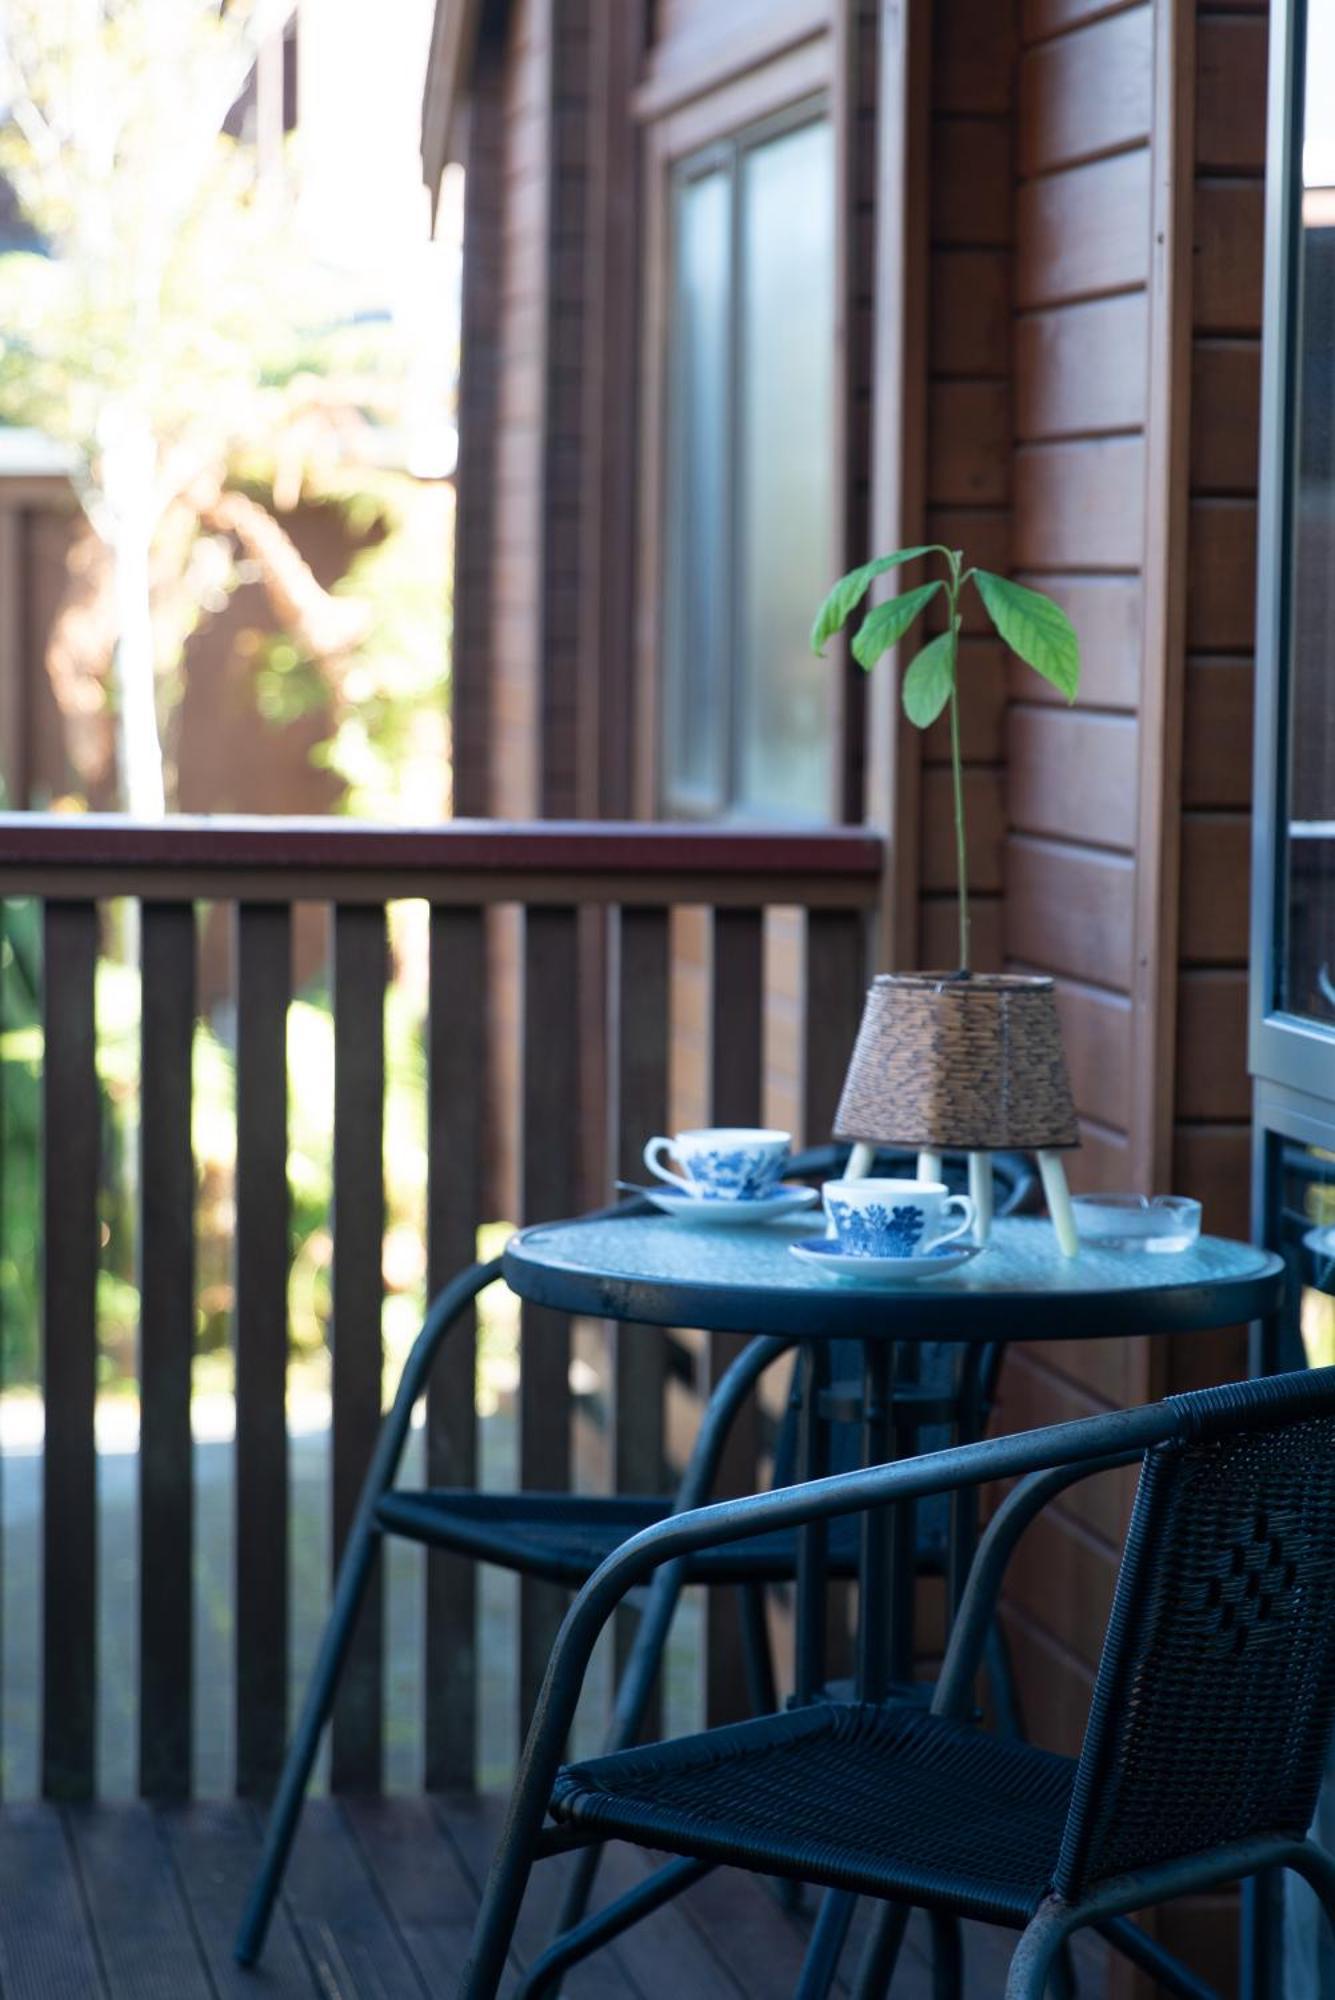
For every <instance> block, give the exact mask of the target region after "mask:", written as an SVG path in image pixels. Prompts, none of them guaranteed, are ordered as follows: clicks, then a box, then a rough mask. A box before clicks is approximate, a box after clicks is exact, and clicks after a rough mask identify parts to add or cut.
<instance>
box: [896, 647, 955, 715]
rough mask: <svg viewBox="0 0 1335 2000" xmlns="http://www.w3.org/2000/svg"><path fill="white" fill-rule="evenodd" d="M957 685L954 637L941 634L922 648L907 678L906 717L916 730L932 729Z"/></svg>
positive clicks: (903, 693) (905, 690)
mask: <svg viewBox="0 0 1335 2000" xmlns="http://www.w3.org/2000/svg"><path fill="white" fill-rule="evenodd" d="M954 685H955V633H954V631H953V630H951V631H949V632H942V633H940V634H938V636H937V637H936V638H935V639H933V640H932V641H931V643H930V644H929V645H926V646H924V647H923V649H922V651H921V652H920V653H919V654H918V657H917V658H916V659H915V660H914V661H912V663H911V664H910V666H909V670H908V672H907V673H906V674H905V676H904V686H903V689H902V695H901V698H902V700H903V703H904V713H905V715H907V717H908V719H909V721H910V722H911V723H912V724H913V725H914V727H915V728H917V729H930V728H931V726H932V724H933V723H934V722H935V721H936V718H937V716H938V715H940V713H941V711H942V709H943V708H944V707H945V705H946V703H947V702H948V701H949V700H950V691H951V689H952V688H953V687H954Z"/></svg>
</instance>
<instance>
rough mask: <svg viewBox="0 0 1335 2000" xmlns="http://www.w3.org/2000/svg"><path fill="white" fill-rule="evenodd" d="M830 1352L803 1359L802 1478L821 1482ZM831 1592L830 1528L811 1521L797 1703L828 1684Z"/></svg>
mask: <svg viewBox="0 0 1335 2000" xmlns="http://www.w3.org/2000/svg"><path fill="white" fill-rule="evenodd" d="M829 1372H830V1350H829V1345H828V1343H827V1342H825V1341H823V1340H815V1341H813V1342H812V1343H811V1345H810V1347H809V1348H808V1349H807V1351H806V1354H805V1355H804V1357H803V1365H802V1376H803V1388H802V1412H801V1418H800V1423H799V1438H798V1479H799V1481H800V1482H805V1481H807V1480H809V1479H821V1478H823V1477H824V1475H825V1474H826V1472H828V1470H829V1463H830V1432H829V1425H828V1424H827V1423H826V1420H825V1417H824V1414H823V1412H822V1410H821V1394H822V1391H823V1390H824V1388H825V1386H826V1383H827V1381H828V1378H829ZM828 1588H829V1528H828V1524H827V1523H826V1522H825V1521H808V1522H807V1523H805V1525H804V1526H802V1527H801V1528H799V1529H798V1531H797V1621H796V1623H797V1630H796V1633H795V1644H794V1654H795V1660H794V1676H793V1681H794V1685H793V1699H794V1701H795V1702H798V1703H804V1702H809V1701H814V1700H815V1699H816V1698H817V1696H818V1695H819V1693H820V1691H821V1689H822V1687H823V1686H824V1684H825V1600H826V1597H827V1595H828Z"/></svg>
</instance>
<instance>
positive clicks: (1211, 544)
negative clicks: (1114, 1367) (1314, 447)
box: [1172, 0, 1268, 1387]
mask: <svg viewBox="0 0 1335 2000" xmlns="http://www.w3.org/2000/svg"><path fill="white" fill-rule="evenodd" d="M1267 33H1268V20H1267V8H1266V6H1265V4H1264V0H1243V4H1236V5H1232V6H1228V7H1221V6H1219V5H1218V4H1217V0H1216V4H1205V0H1203V4H1202V5H1201V7H1200V10H1199V13H1198V17H1197V26H1196V52H1197V61H1196V83H1197V88H1196V132H1195V191H1194V193H1195V204H1194V206H1195V238H1196V269H1195V283H1194V290H1193V300H1192V344H1191V459H1190V483H1191V502H1190V518H1189V531H1188V532H1189V540H1188V562H1187V634H1186V677H1185V699H1184V705H1183V708H1184V713H1183V758H1182V820H1181V839H1182V892H1181V926H1180V936H1179V944H1178V959H1179V983H1178V1037H1177V1071H1176V1080H1175V1091H1174V1100H1173V1112H1174V1175H1175V1180H1176V1182H1177V1184H1179V1185H1181V1186H1182V1187H1184V1188H1188V1189H1190V1190H1191V1192H1192V1193H1200V1194H1202V1195H1203V1197H1204V1199H1205V1201H1206V1204H1207V1212H1208V1214H1209V1215H1210V1217H1211V1221H1212V1226H1213V1227H1215V1228H1216V1229H1218V1230H1220V1231H1222V1232H1224V1233H1226V1234H1230V1235H1237V1236H1243V1235H1246V1233H1247V1229H1248V1225H1249V1220H1250V1217H1249V1212H1248V1210H1249V1191H1250V1190H1249V1176H1250V1151H1251V1133H1250V1124H1249V1117H1250V1108H1251V1091H1250V1088H1249V1085H1248V1080H1247V1030H1246V1011H1247V946H1248V938H1247V927H1248V915H1249V898H1250V884H1249V861H1250V845H1251V795H1252V651H1253V645H1254V638H1255V629H1256V599H1255V573H1256V485H1257V448H1258V441H1259V430H1260V409H1259V405H1260V364H1261V289H1262V281H1261V264H1262V205H1263V198H1264V177H1265V88H1264V80H1265V74H1266V54H1267ZM1214 1360H1215V1356H1214V1355H1213V1354H1212V1355H1211V1356H1210V1361H1211V1364H1213V1362H1214ZM1231 1360H1232V1362H1233V1363H1234V1365H1235V1367H1236V1369H1237V1370H1238V1371H1239V1372H1240V1371H1241V1368H1242V1365H1243V1361H1244V1356H1243V1352H1242V1346H1241V1341H1240V1340H1238V1341H1236V1342H1235V1343H1234V1347H1233V1352H1232V1356H1231ZM1191 1379H1192V1371H1191V1368H1190V1364H1189V1360H1188V1357H1186V1356H1182V1357H1181V1359H1180V1363H1179V1365H1178V1366H1176V1367H1175V1368H1174V1370H1173V1374H1172V1382H1173V1386H1174V1387H1186V1386H1188V1384H1189V1382H1190V1381H1191ZM1215 1379H1217V1376H1216V1378H1215Z"/></svg>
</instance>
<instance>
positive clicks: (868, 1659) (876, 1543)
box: [857, 1340, 895, 1701]
mask: <svg viewBox="0 0 1335 2000" xmlns="http://www.w3.org/2000/svg"><path fill="white" fill-rule="evenodd" d="M894 1373H895V1357H894V1344H893V1342H891V1341H888V1340H865V1341H864V1342H863V1343H862V1383H863V1389H862V1401H863V1408H862V1438H863V1448H862V1462H863V1464H864V1465H880V1464H883V1463H884V1461H885V1460H886V1459H888V1458H889V1457H890V1455H891V1436H892V1429H891V1426H892V1422H893V1416H892V1410H891V1402H892V1396H893V1391H894ZM889 1530H890V1524H889V1522H888V1521H887V1519H886V1510H885V1509H884V1508H883V1507H874V1508H871V1509H869V1510H868V1512H867V1513H865V1514H864V1515H863V1517H862V1547H861V1550H860V1553H859V1557H858V1651H857V1689H858V1699H859V1700H860V1701H881V1700H883V1699H884V1697H885V1694H886V1690H887V1687H888V1684H889V1677H890V1676H889V1665H890V1653H889V1633H888V1631H887V1615H888V1611H889V1606H890V1600H891V1594H892V1592H891V1578H890V1575H889V1564H890V1531H889Z"/></svg>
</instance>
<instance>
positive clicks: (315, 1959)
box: [0, 1799, 1102, 2000]
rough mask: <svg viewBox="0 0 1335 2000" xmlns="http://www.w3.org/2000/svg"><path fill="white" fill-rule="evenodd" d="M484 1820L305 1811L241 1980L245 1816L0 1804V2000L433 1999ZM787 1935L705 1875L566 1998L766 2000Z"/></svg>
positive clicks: (525, 1938) (908, 1990)
mask: <svg viewBox="0 0 1335 2000" xmlns="http://www.w3.org/2000/svg"><path fill="white" fill-rule="evenodd" d="M499 1812H500V1808H499V1805H498V1803H497V1802H496V1801H494V1800H490V1799H482V1800H478V1799H451V1800H449V1801H445V1802H441V1801H432V1800H427V1799H385V1800H365V1801H360V1800H342V1801H331V1800H328V1799H320V1800H314V1801H312V1802H311V1804H310V1805H309V1807H308V1808H307V1812H306V1814H305V1817H304V1819H303V1822H302V1829H301V1834H300V1837H299V1839H298V1842H297V1847H296V1851H295V1853H294V1856H293V1861H292V1866H291V1869H290V1871H289V1874H288V1879H287V1884H286V1888H285V1893H284V1898H283V1903H282V1907H281V1909H280V1911H279V1912H278V1914H277V1917H276V1920H275V1923H274V1927H273V1930H272V1932H271V1934H270V1939H269V1944H268V1948H267V1950H266V1952H265V1956H264V1959H263V1961H262V1963H261V1965H260V1967H259V1968H258V1969H257V1970H256V1971H254V1972H243V1971H241V1970H240V1969H239V1968H238V1967H237V1966H236V1965H235V1964H234V1963H233V1961H232V1957H231V1936H232V1929H233V1925H234V1924H235V1921H236V1915H237V1911H238V1909H239V1907H240V1904H241V1900H242V1896H243V1893H244V1889H245V1885H246V1883H247V1880H248V1879H249V1876H250V1872H251V1869H252V1868H253V1866H254V1863H255V1858H256V1855H257V1852H258V1828H259V1821H258V1818H257V1815H256V1814H255V1813H254V1812H253V1811H252V1810H251V1809H250V1808H249V1807H247V1806H245V1805H241V1804H232V1803H227V1804H201V1805H193V1806H189V1807H183V1808H180V1809H173V1810H167V1811H156V1810H152V1809H150V1808H148V1807H146V1806H142V1805H110V1806H100V1807H87V1808H78V1809H63V1810H62V1809H57V1808H56V1807H53V1806H46V1805H31V1806H10V1807H6V1808H5V1809H4V1810H3V1812H0V1996H3V2000H83V1996H85V1995H86V1996H90V2000H316V1996H318V2000H423V1996H425V1995H431V1996H440V2000H446V1997H447V1996H451V1995H453V1994H454V1993H455V1991H456V1988H457V1984H458V1977H459V1971H460V1967H461V1966H462V1964H463V1959H464V1955H465V1951H466V1948H467V1944H468V1939H469V1935H470V1932H471V1928H472V1922H473V1913H474V1909H475V1906H476V1901H477V1895H478V1887H479V1883H480V1881H481V1879H482V1877H483V1874H484V1872H485V1869H486V1866H487V1862H488V1859H489V1857H490V1854H491V1851H492V1846H493V1844H494V1841H495V1837H496V1832H497V1828H498V1825H499ZM562 1865H563V1864H562V1863H560V1862H549V1863H547V1864H546V1865H545V1867H544V1868H543V1869H541V1870H539V1872H538V1874H537V1876H536V1878H535V1881H534V1884H533V1886H532V1888H531V1889H530V1893H529V1898H528V1902H527V1904H526V1907H525V1913H524V1921H523V1926H522V1929H521V1934H520V1938H519V1941H518V1956H519V1958H521V1959H522V1958H524V1957H525V1956H526V1955H527V1954H530V1953H532V1952H534V1951H535V1950H536V1949H538V1948H539V1947H540V1946H541V1945H542V1944H543V1943H544V1942H545V1941H546V1938H547V1935H548V1931H547V1925H548V1923H549V1921H550V1918H551V1915H552V1912H553V1908H554V1901H555V1895H556V1892H557V1889H558V1887H559V1871H560V1868H561V1866H562ZM648 1865H649V1863H648V1861H647V1860H645V1859H644V1858H641V1857H639V1856H638V1855H635V1854H633V1853H631V1852H630V1851H628V1850H627V1849H624V1848H614V1849H611V1850H609V1854H608V1857H607V1860H606V1863H605V1867H606V1871H607V1874H606V1880H607V1885H608V1887H609V1888H617V1887H623V1886H626V1885H627V1884H629V1883H630V1882H631V1881H633V1880H635V1879H637V1878H638V1875H639V1874H640V1873H641V1872H642V1871H643V1870H644V1869H645V1868H646V1867H647V1866H648ZM916 1921H917V1920H916V1919H915V1923H916ZM804 1937H805V1926H804V1922H803V1919H802V1918H801V1916H800V1915H799V1916H796V1917H790V1916H786V1915H785V1914H784V1913H783V1912H782V1911H781V1910H780V1909H779V1907H778V1905H777V1903H776V1902H775V1901H774V1899H773V1898H772V1896H771V1895H770V1894H769V1893H768V1891H767V1890H766V1889H765V1888H764V1887H763V1886H762V1885H761V1884H760V1883H758V1882H756V1881H754V1880H752V1879H750V1878H748V1877H746V1876H742V1875H738V1874H734V1873H731V1872H727V1871H720V1873H718V1874H717V1875H714V1876H711V1877H708V1878H707V1879H706V1880H705V1881H704V1882H702V1883H699V1884H698V1885H697V1886H696V1888H695V1889H693V1890H692V1891H691V1892H690V1894H689V1895H687V1896H685V1897H683V1898H682V1899H681V1901H680V1902H679V1903H677V1904H676V1905H674V1906H671V1907H670V1908H668V1909H666V1910H663V1911H660V1912H659V1913H658V1914H657V1915H655V1916H653V1917H650V1918H647V1919H646V1920H645V1922H644V1923H643V1924H642V1925H641V1926H640V1927H639V1928H638V1930H636V1931H635V1932H633V1933H631V1934H630V1935H629V1936H628V1937H627V1938H625V1939H623V1940H621V1941H620V1942H619V1943H618V1944H617V1945H615V1946H613V1947H611V1948H609V1949H608V1950H606V1951H605V1952H603V1953H602V1954H601V1955H600V1956H599V1957H598V1958H596V1959H594V1960H591V1961H590V1962H589V1963H588V1964H587V1965H586V1966H585V1967H583V1968H581V1969H580V1971H579V1972H577V1973H576V1974H575V1975H573V1976H572V1977H571V1978H570V1979H569V1980H568V1981H567V1982H566V1986H565V1991H566V1993H567V1994H569V1995H570V1996H572V2000H576V1997H577V1996H578V2000H614V1996H615V2000H676V1996H679V1995H681V1994H684V1993H689V1994H690V1995H691V2000H739V1996H740V1997H742V2000H781V1996H783V1995H786V1994H788V1993H790V1992H791V1991H792V1988H793V1983H794V1981H795V1979H796V1976H797V1971H798V1967H799V1964H800V1962H801V1956H802V1948H803V1943H804ZM1009 1949H1010V1941H1009V1939H1007V1938H1005V1937H1003V1936H1001V1935H999V1934H997V1933H995V1932H991V1931H984V1930H981V1929H980V1930H976V1931H973V1932H972V1933H971V1935H970V1936H969V1939H968V1944H967V1957H968V1995H969V2000H996V1996H998V1995H999V1994H1000V1993H1001V1992H1002V1990H1003V1988H1004V1984H1005V1967H1006V1963H1007V1960H1008V1958H1009ZM850 1958H851V1954H850ZM1091 1971H1093V1972H1094V1974H1095V1976H1094V1977H1093V1978H1092V1979H1091V1977H1090V1973H1091ZM1101 1985H1102V1982H1101V1980H1099V1979H1098V1978H1097V1969H1096V1968H1094V1967H1087V1968H1084V1969H1083V1970H1082V1978H1081V1994H1082V2000H1087V1996H1091V1995H1094V1994H1096V1993H1097V1992H1098V1991H1099V1990H1100V1989H1101ZM929 1992H930V1978H929V1974H928V1970H927V1965H926V1962H925V1959H924V1956H923V1952H922V1949H921V1940H920V1939H919V1937H918V1936H916V1935H915V1934H914V1932H913V1931H911V1932H910V1940H909V1947H908V1948H907V1950H906V1952H905V1956H904V1959H903V1961H902V1963H901V1968H900V1973H899V1976H898V1978H897V1980H896V1983H895V2000H927V1995H928V1994H929Z"/></svg>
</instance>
